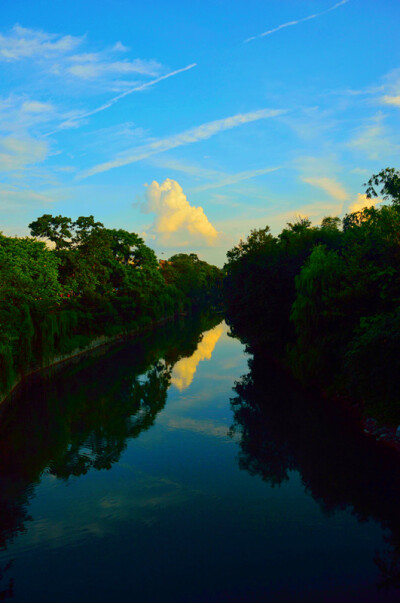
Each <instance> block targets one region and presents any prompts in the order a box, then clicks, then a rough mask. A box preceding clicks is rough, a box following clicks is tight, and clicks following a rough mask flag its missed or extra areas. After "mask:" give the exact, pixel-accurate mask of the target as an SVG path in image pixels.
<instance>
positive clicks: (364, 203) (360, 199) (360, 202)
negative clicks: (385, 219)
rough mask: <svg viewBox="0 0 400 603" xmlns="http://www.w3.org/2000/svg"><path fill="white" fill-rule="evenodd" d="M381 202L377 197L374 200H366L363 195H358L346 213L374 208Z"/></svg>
mask: <svg viewBox="0 0 400 603" xmlns="http://www.w3.org/2000/svg"><path fill="white" fill-rule="evenodd" d="M381 201H382V199H380V198H379V197H377V198H376V199H368V197H367V195H366V194H365V193H364V194H362V193H358V195H357V200H356V201H354V203H352V204H351V205H350V206H349V210H348V211H349V213H353V212H356V211H361V210H362V209H364V207H374V206H375V205H377V204H378V203H381Z"/></svg>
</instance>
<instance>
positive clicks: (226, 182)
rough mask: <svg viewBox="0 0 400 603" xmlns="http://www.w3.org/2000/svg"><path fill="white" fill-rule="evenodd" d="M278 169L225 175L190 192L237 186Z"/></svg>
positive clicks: (270, 168) (271, 168) (272, 168)
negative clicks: (239, 183)
mask: <svg viewBox="0 0 400 603" xmlns="http://www.w3.org/2000/svg"><path fill="white" fill-rule="evenodd" d="M279 169H280V168H279V166H278V167H269V168H263V169H261V170H248V171H245V172H238V173H237V174H225V175H222V178H221V179H220V180H217V181H216V182H209V183H208V184H203V185H201V186H197V187H196V188H193V189H192V191H193V192H194V191H196V192H199V191H207V190H209V189H213V188H221V187H223V186H230V185H232V184H237V183H238V182H242V181H243V180H250V179H251V178H257V176H264V175H265V174H270V173H271V172H276V171H277V170H279Z"/></svg>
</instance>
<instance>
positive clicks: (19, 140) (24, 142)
mask: <svg viewBox="0 0 400 603" xmlns="http://www.w3.org/2000/svg"><path fill="white" fill-rule="evenodd" d="M47 154H48V145H47V143H46V142H45V141H43V140H36V139H35V138H31V137H30V136H25V137H16V136H3V137H2V138H0V172H5V173H9V172H15V171H17V170H21V169H23V168H25V167H26V166H28V165H32V164H35V163H40V162H42V161H44V160H45V159H46V157H47Z"/></svg>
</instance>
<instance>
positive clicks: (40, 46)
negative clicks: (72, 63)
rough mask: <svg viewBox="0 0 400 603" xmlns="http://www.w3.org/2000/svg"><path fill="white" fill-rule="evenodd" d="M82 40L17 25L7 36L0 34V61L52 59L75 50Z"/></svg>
mask: <svg viewBox="0 0 400 603" xmlns="http://www.w3.org/2000/svg"><path fill="white" fill-rule="evenodd" d="M83 40H84V36H82V37H76V36H69V35H67V36H63V35H60V34H51V33H46V32H44V31H41V30H35V29H28V28H25V27H21V26H20V25H18V24H17V25H14V27H13V28H12V29H11V31H10V32H9V33H8V34H0V61H7V62H10V63H11V62H14V61H20V60H23V59H32V58H39V59H43V58H54V57H56V56H59V55H64V54H67V53H69V52H71V51H73V50H75V49H76V48H77V47H78V46H79V45H80V44H82V42H83Z"/></svg>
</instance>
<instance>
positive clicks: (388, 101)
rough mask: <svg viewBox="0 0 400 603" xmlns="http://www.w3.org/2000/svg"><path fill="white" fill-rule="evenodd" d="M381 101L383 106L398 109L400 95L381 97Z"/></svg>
mask: <svg viewBox="0 0 400 603" xmlns="http://www.w3.org/2000/svg"><path fill="white" fill-rule="evenodd" d="M381 100H382V102H383V103H384V104H385V105H393V106H394V107H400V94H399V95H398V96H389V95H386V96H382V98H381Z"/></svg>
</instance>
